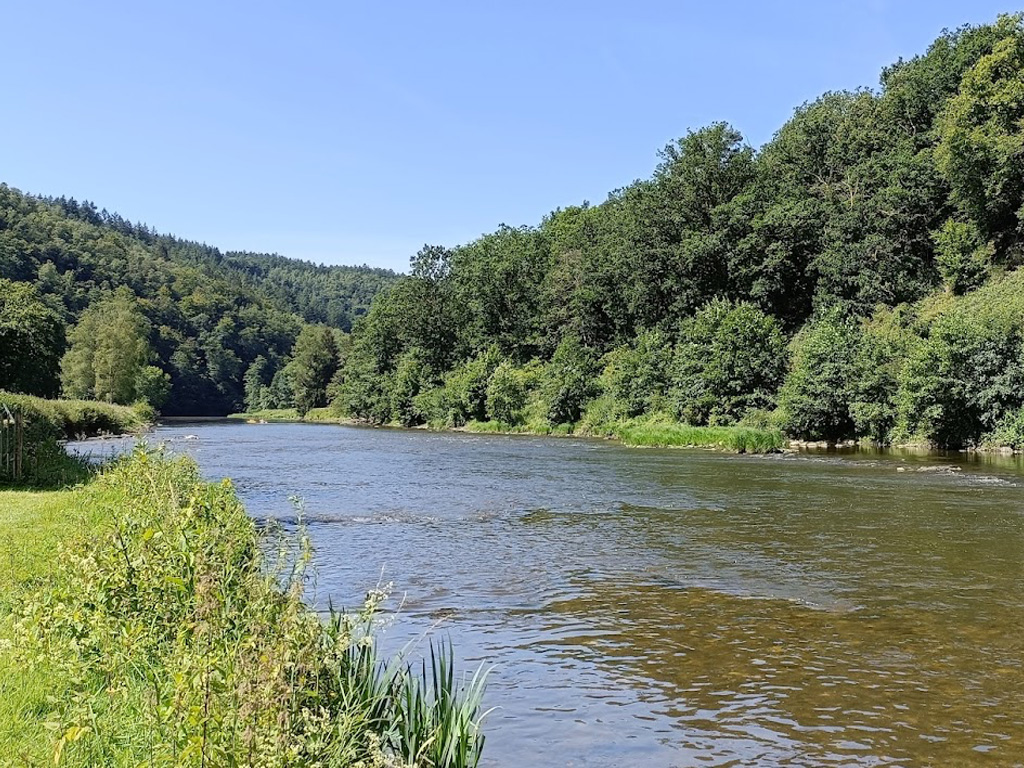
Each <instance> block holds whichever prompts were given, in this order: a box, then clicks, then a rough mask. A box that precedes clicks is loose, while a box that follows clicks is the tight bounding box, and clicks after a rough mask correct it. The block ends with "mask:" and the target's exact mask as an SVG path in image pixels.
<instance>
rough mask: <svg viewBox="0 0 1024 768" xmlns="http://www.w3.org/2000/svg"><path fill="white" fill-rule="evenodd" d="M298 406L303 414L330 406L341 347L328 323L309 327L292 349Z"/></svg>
mask: <svg viewBox="0 0 1024 768" xmlns="http://www.w3.org/2000/svg"><path fill="white" fill-rule="evenodd" d="M291 366H292V387H293V392H294V400H295V408H296V410H298V412H299V415H300V416H303V415H305V414H306V412H308V411H309V410H310V409H311V408H321V407H323V406H325V405H327V385H328V384H330V382H331V379H332V378H333V377H334V374H335V371H337V369H338V347H337V345H336V343H335V340H334V333H333V332H332V331H331V329H330V328H328V327H327V326H312V325H307V326H305V327H304V328H303V329H302V331H301V332H300V333H299V337H298V338H297V339H296V340H295V347H294V348H293V350H292V363H291Z"/></svg>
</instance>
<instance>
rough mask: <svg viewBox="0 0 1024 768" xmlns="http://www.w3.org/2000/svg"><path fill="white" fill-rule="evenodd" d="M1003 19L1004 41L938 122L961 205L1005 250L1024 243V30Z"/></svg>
mask: <svg viewBox="0 0 1024 768" xmlns="http://www.w3.org/2000/svg"><path fill="white" fill-rule="evenodd" d="M1022 18H1024V17H1022V16H1020V15H1017V16H1001V17H1000V18H999V21H998V22H997V24H996V28H997V30H998V32H999V34H1000V36H1001V39H1000V40H999V41H998V42H996V43H995V45H994V46H993V48H992V52H991V53H989V54H988V55H986V56H982V57H981V58H980V59H978V61H977V63H975V64H974V66H973V67H972V68H971V69H970V70H969V71H968V72H967V73H966V74H965V75H964V78H963V81H962V82H961V84H960V92H959V93H958V94H957V95H956V96H954V97H953V98H952V99H951V100H950V101H949V103H948V104H947V105H946V108H945V110H944V112H943V114H942V115H941V117H940V118H939V137H940V142H939V145H938V147H937V149H936V157H937V160H938V164H939V168H940V169H941V170H942V172H943V174H944V175H945V177H946V178H947V179H948V181H949V183H950V186H951V187H952V188H953V197H954V200H955V201H956V202H957V203H958V204H959V205H960V207H961V209H962V210H963V211H964V212H965V213H966V214H967V215H968V216H969V217H970V218H971V220H972V221H973V222H974V223H975V225H976V226H977V227H978V230H979V231H980V232H981V234H982V235H983V236H984V237H985V238H988V239H992V240H995V241H996V243H997V245H998V247H999V250H1000V251H1001V252H1005V251H1006V250H1007V249H1009V248H1010V247H1011V246H1013V245H1014V244H1016V243H1019V242H1020V241H1021V240H1022V238H1024V232H1022V230H1021V226H1022V223H1024V210H1022V204H1024V122H1022V121H1024V26H1022Z"/></svg>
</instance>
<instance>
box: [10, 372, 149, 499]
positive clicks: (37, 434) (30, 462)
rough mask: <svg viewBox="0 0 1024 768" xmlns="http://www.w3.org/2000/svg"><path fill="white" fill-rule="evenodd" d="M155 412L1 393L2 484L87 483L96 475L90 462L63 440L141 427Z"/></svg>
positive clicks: (57, 486) (47, 484)
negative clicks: (66, 448)
mask: <svg viewBox="0 0 1024 768" xmlns="http://www.w3.org/2000/svg"><path fill="white" fill-rule="evenodd" d="M11 416H14V417H15V419H11V418H10V417H11ZM154 416H155V415H154V414H153V412H152V410H151V409H149V408H148V406H139V407H128V406H123V405H111V404H109V403H100V402H95V401H91V400H46V399H43V398H40V397H31V396H29V395H13V394H10V393H8V392H0V487H2V486H4V485H8V486H12V485H13V486H21V487H36V488H59V487H64V486H69V485H74V484H76V483H81V482H85V481H86V480H88V479H89V477H90V475H91V470H90V467H89V464H88V462H86V461H85V460H84V459H80V458H77V457H73V456H69V455H68V454H67V453H66V452H65V451H64V448H63V446H62V445H61V442H62V441H64V440H71V439H76V438H85V437H95V436H97V435H104V434H123V433H125V432H132V431H136V430H140V429H142V428H143V427H145V426H147V425H148V424H149V423H150V422H152V420H153V419H154Z"/></svg>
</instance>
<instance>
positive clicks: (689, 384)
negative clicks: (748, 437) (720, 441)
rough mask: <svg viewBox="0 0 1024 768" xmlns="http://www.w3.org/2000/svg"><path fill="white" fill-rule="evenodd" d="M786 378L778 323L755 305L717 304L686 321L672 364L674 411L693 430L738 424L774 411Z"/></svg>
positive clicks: (747, 303)
mask: <svg viewBox="0 0 1024 768" xmlns="http://www.w3.org/2000/svg"><path fill="white" fill-rule="evenodd" d="M785 372H786V342H785V339H784V337H783V335H782V331H781V329H780V327H779V323H778V321H776V320H775V318H773V317H771V316H769V315H766V314H765V313H764V312H762V311H761V310H759V309H758V308H757V307H755V306H754V305H753V304H750V303H749V302H739V303H736V304H734V303H732V302H729V301H726V300H723V299H716V300H713V301H711V302H709V303H708V304H707V305H705V306H704V307H702V308H701V310H700V311H699V312H697V314H696V315H694V316H693V317H692V318H688V319H687V320H685V321H683V326H682V330H681V332H680V339H679V343H678V345H677V347H676V351H675V356H674V360H673V362H672V394H671V399H672V401H673V406H674V408H675V411H676V413H677V414H678V415H679V417H680V418H681V419H682V420H683V421H685V422H687V423H690V424H707V423H712V424H734V423H736V422H737V421H739V420H740V419H741V418H742V417H743V415H744V414H745V413H746V411H747V410H748V409H751V408H760V409H771V408H773V407H774V405H775V391H776V390H777V389H778V387H779V385H780V383H781V382H782V379H783V376H784V375H785Z"/></svg>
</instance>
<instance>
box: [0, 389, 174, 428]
mask: <svg viewBox="0 0 1024 768" xmlns="http://www.w3.org/2000/svg"><path fill="white" fill-rule="evenodd" d="M5 406H6V407H7V408H9V409H10V410H11V411H12V412H14V411H17V412H20V413H22V414H23V415H24V417H25V418H26V420H28V421H31V422H32V423H33V424H34V425H37V426H38V427H40V428H43V429H46V430H47V431H48V433H49V436H52V437H55V438H57V439H60V440H81V439H84V438H88V437H98V436H100V435H120V434H125V433H128V432H136V431H140V430H142V429H145V428H146V427H148V426H149V425H150V424H152V423H153V421H154V420H155V419H156V414H155V413H154V412H153V410H152V409H151V408H150V407H149V406H145V405H136V406H128V405H115V404H113V403H103V402H99V401H96V400H47V399H45V398H42V397H33V396H31V395H15V394H11V393H9V392H3V391H0V412H2V411H3V408H4V407H5Z"/></svg>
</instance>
